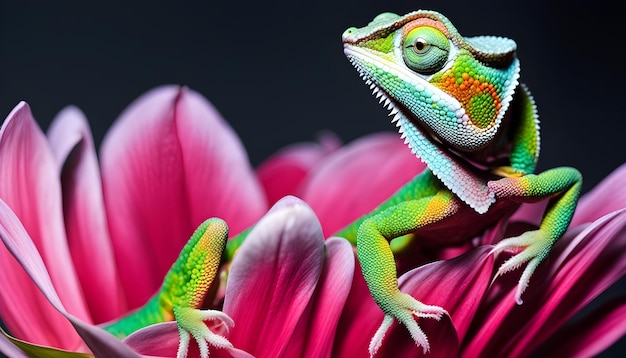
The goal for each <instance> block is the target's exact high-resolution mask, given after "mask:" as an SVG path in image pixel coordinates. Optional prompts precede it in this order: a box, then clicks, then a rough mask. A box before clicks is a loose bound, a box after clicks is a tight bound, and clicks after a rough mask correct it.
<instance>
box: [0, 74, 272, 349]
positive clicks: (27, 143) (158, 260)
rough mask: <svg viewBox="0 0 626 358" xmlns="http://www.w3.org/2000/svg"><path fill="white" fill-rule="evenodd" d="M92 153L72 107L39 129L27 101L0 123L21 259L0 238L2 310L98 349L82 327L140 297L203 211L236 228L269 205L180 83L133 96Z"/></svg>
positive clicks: (1, 185) (56, 343)
mask: <svg viewBox="0 0 626 358" xmlns="http://www.w3.org/2000/svg"><path fill="white" fill-rule="evenodd" d="M100 157H101V160H100V165H98V161H97V158H96V153H95V150H94V147H93V142H92V138H91V134H90V131H89V128H88V124H87V121H86V120H85V118H84V115H83V114H82V113H81V112H80V111H79V110H78V109H76V108H73V107H69V108H67V109H65V110H63V111H62V112H61V113H60V114H59V115H58V116H57V118H55V120H54V123H53V124H52V125H51V127H50V129H49V132H48V135H47V137H46V136H45V135H44V134H43V133H42V132H41V130H40V129H39V128H38V126H37V125H36V123H35V122H34V120H33V118H32V114H31V112H30V108H29V107H28V105H27V104H26V103H20V104H18V105H17V106H16V107H15V109H14V110H13V111H12V112H11V113H10V114H9V116H8V117H7V119H6V120H5V122H4V124H3V126H2V130H1V132H0V200H2V202H1V205H0V208H1V212H2V214H1V215H2V218H3V220H2V221H1V222H0V225H1V226H0V227H2V230H3V231H2V234H1V236H2V239H3V241H4V242H5V245H4V246H6V247H8V248H9V249H10V251H12V254H13V255H15V256H17V257H18V258H19V259H20V260H21V261H20V262H18V261H19V260H15V259H14V258H13V257H12V255H11V253H10V252H9V250H7V249H5V248H4V246H3V247H0V266H1V268H0V272H2V273H1V274H0V287H2V289H1V290H0V312H1V317H2V320H3V321H4V322H5V324H6V326H7V328H8V329H9V330H10V332H11V333H12V334H14V335H15V336H16V337H18V338H21V339H25V340H27V341H29V342H33V343H36V344H41V345H46V346H52V347H57V348H61V349H67V350H72V351H87V350H88V349H90V350H91V351H93V352H94V353H95V352H100V349H101V348H102V347H100V344H101V343H102V342H100V341H97V342H95V343H94V342H93V340H94V339H96V340H98V339H99V338H94V337H93V336H90V334H91V333H89V334H87V333H85V331H83V330H85V329H86V330H87V331H88V332H96V331H97V332H98V333H97V335H99V336H98V337H103V336H104V335H102V333H103V332H104V331H101V330H99V329H96V328H95V326H92V324H100V323H103V322H106V321H109V320H112V319H114V318H117V317H119V316H121V315H122V314H124V313H126V312H128V311H129V310H131V309H133V308H135V307H137V306H139V305H140V304H143V303H144V302H145V301H146V300H147V298H148V297H149V296H150V295H152V294H153V293H154V292H155V291H156V289H157V288H158V287H159V285H160V283H161V281H162V278H163V275H164V273H165V272H166V270H167V269H168V268H169V266H170V265H171V264H172V262H173V261H174V259H175V258H176V256H177V255H178V253H179V252H180V249H181V248H182V246H183V245H184V244H185V242H186V241H187V240H188V238H189V236H190V235H191V233H192V232H193V230H194V229H195V227H196V226H197V225H198V224H199V223H200V222H202V221H204V220H206V219H207V218H209V217H213V216H219V217H221V218H223V219H225V220H226V221H227V222H228V224H229V226H230V230H231V232H232V233H237V232H239V231H241V230H243V229H245V228H247V227H248V226H250V225H251V224H253V223H254V222H256V221H257V220H258V219H259V218H260V217H261V216H262V215H263V213H264V212H265V211H266V210H267V204H266V202H265V196H264V193H263V191H262V189H261V186H260V185H259V183H258V181H257V179H256V176H255V174H254V172H253V170H252V168H251V167H250V165H249V163H248V159H247V156H246V153H245V152H244V150H243V146H242V145H241V143H240V142H239V139H238V137H237V136H236V135H235V133H234V132H233V131H232V129H231V128H230V127H229V126H228V125H227V124H226V123H225V122H224V121H223V120H222V118H221V117H220V115H219V114H218V113H217V111H216V110H215V109H214V108H213V107H212V106H211V105H210V104H209V103H208V102H207V101H206V99H204V98H203V97H202V96H200V95H199V94H198V93H196V92H193V91H191V90H189V89H186V88H179V87H175V86H168V87H161V88H157V89H155V90H153V91H150V92H148V93H147V94H145V95H143V96H142V97H141V98H139V99H138V100H137V101H136V102H135V103H133V104H132V105H131V106H129V108H128V109H127V110H126V111H125V112H124V113H123V114H122V115H121V116H120V118H119V119H118V120H117V122H116V123H115V125H114V126H113V128H112V129H111V131H110V132H109V133H108V135H107V136H106V138H105V140H104V143H103V146H102V149H101V151H100ZM33 245H34V246H33ZM24 250H26V251H24ZM39 257H41V259H42V260H43V261H42V262H37V260H38V258H39ZM20 264H21V265H20ZM33 264H35V266H32V265H33ZM22 266H26V267H25V268H26V272H25V270H24V269H23V268H22ZM29 270H31V271H29ZM32 270H35V271H32ZM29 276H30V278H29ZM31 278H32V279H34V280H36V283H33V282H32V281H31ZM41 291H43V293H44V294H43V295H42V293H41ZM49 301H50V302H49ZM58 311H60V313H59V312H58ZM64 316H65V317H64ZM68 319H69V321H68ZM70 322H71V323H72V324H73V325H74V326H75V327H74V328H73V327H72V325H71V324H70ZM77 322H78V323H77ZM79 327H80V328H79ZM85 327H87V328H85ZM75 328H76V329H75ZM77 330H78V331H79V332H78V333H77V332H76V331H77ZM86 334H87V336H86ZM111 338H112V337H111ZM107 339H108V337H107ZM105 341H106V342H109V343H111V341H110V340H105ZM115 341H117V340H115ZM103 342H104V341H103ZM118 342H119V341H118ZM117 345H119V344H117ZM2 346H3V347H5V348H3V349H8V348H6V347H7V345H6V344H3V345H2ZM87 346H88V347H87ZM114 346H115V344H114ZM9 347H10V346H9ZM126 350H128V348H126Z"/></svg>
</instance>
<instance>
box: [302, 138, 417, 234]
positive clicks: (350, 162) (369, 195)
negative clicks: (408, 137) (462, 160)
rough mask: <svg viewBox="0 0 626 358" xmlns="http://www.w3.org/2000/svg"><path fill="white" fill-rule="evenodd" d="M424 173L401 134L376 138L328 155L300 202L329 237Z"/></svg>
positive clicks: (311, 179)
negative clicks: (307, 205)
mask: <svg viewBox="0 0 626 358" xmlns="http://www.w3.org/2000/svg"><path fill="white" fill-rule="evenodd" d="M424 168H425V165H424V164H423V163H422V162H420V161H419V160H418V159H417V158H415V156H414V155H413V154H411V150H410V149H409V148H407V147H406V145H404V144H403V142H402V140H401V139H400V138H399V136H398V135H397V134H392V133H377V134H373V135H369V136H367V137H363V138H360V139H358V140H356V141H354V142H352V143H350V144H348V145H347V146H345V147H343V148H341V149H339V150H337V151H336V152H335V153H333V154H332V155H330V156H328V157H327V159H326V160H324V162H323V163H321V164H320V166H319V167H318V168H317V169H316V171H315V173H312V175H311V177H310V179H309V180H308V182H307V183H305V186H304V188H303V191H302V198H303V199H304V200H305V201H306V202H307V203H309V205H311V207H312V208H313V210H314V211H315V213H316V214H317V216H318V217H319V218H320V221H321V222H322V226H323V228H324V233H325V236H329V235H330V234H332V233H334V232H336V231H338V230H339V229H341V228H343V227H344V226H345V225H347V224H348V223H350V222H351V221H353V220H355V219H356V218H358V217H359V216H361V215H363V214H365V213H367V212H368V211H370V210H372V209H374V208H375V207H376V206H377V205H378V204H380V203H382V202H383V201H384V200H385V199H387V198H388V197H389V196H390V195H391V194H393V193H394V192H395V191H396V190H397V189H399V188H400V187H401V186H402V185H404V184H406V182H408V181H409V180H410V179H411V178H413V177H414V176H415V175H417V174H418V173H420V172H421V171H422V170H424ZM337 198H341V200H337Z"/></svg>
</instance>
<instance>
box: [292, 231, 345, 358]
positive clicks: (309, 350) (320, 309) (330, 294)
mask: <svg viewBox="0 0 626 358" xmlns="http://www.w3.org/2000/svg"><path fill="white" fill-rule="evenodd" d="M353 277H354V252H353V249H352V245H350V243H349V242H348V241H346V240H345V239H342V238H338V237H333V238H330V239H328V240H327V241H326V259H325V260H324V268H323V269H322V275H321V277H320V280H319V283H318V285H317V289H316V291H315V295H314V296H313V299H312V300H311V301H309V306H308V307H307V312H306V313H305V314H303V316H302V318H301V319H300V322H299V323H298V327H297V329H296V331H295V332H294V335H293V336H292V338H291V342H290V343H289V347H288V348H287V351H286V352H285V356H286V357H296V356H297V357H330V356H331V352H332V348H333V341H334V339H335V332H336V329H337V324H338V323H339V317H340V315H341V312H342V310H343V308H344V304H345V302H346V299H347V298H348V293H350V286H351V285H352V279H353Z"/></svg>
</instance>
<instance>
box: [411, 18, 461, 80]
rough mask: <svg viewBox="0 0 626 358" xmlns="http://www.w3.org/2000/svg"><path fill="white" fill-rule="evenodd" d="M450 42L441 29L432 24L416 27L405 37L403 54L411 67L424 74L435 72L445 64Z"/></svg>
mask: <svg viewBox="0 0 626 358" xmlns="http://www.w3.org/2000/svg"><path fill="white" fill-rule="evenodd" d="M449 52H450V42H449V41H448V38H447V37H446V36H445V35H444V34H443V33H441V31H439V30H437V29H435V28H434V27H430V26H420V27H416V28H414V29H413V30H411V31H409V33H408V34H407V35H406V37H405V38H404V44H403V48H402V55H403V57H404V63H406V65H407V66H409V68H410V69H412V70H414V71H417V72H419V73H422V74H426V75H429V74H433V73H435V72H437V71H439V70H441V68H443V66H444V65H445V63H446V61H447V60H448V53H449Z"/></svg>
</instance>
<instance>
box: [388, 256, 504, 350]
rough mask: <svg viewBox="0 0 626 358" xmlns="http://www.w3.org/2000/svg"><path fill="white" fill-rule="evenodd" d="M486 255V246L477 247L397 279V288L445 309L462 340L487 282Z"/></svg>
mask: <svg viewBox="0 0 626 358" xmlns="http://www.w3.org/2000/svg"><path fill="white" fill-rule="evenodd" d="M489 252H490V247H488V246H481V247H478V248H476V249H473V250H471V251H469V252H468V253H467V254H464V255H462V256H459V257H456V258H453V259H449V260H445V261H438V262H435V263H432V264H428V265H425V266H422V267H419V268H417V269H414V270H413V271H409V272H407V273H406V274H404V275H402V276H401V277H400V279H399V283H400V288H401V290H402V291H404V292H407V293H409V294H411V295H413V296H414V297H418V298H419V299H420V300H421V301H422V302H424V303H426V304H429V305H437V306H441V307H443V308H445V309H446V311H448V313H449V314H450V317H452V322H453V323H454V326H455V328H456V332H457V334H458V337H459V340H460V341H462V340H463V338H464V337H465V334H466V333H467V331H468V329H469V326H470V324H471V323H472V321H473V319H474V314H475V313H476V311H477V310H478V307H479V304H480V301H481V300H482V297H483V296H484V295H485V292H486V291H487V289H488V288H489V284H490V283H491V273H492V271H493V256H492V255H490V254H489Z"/></svg>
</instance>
